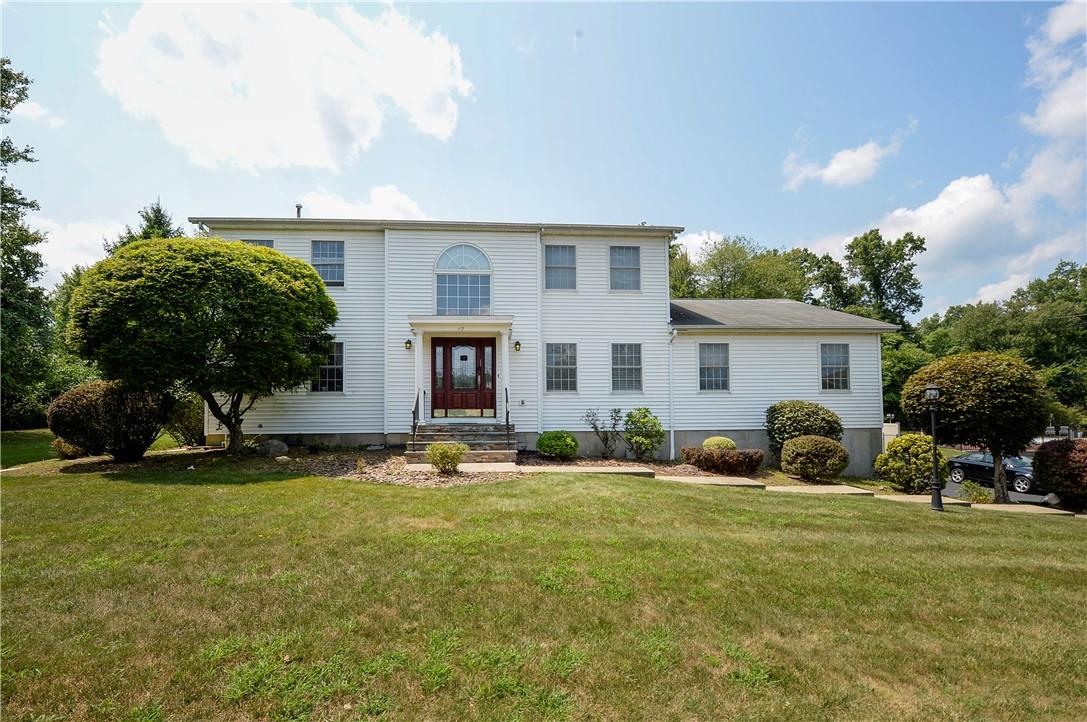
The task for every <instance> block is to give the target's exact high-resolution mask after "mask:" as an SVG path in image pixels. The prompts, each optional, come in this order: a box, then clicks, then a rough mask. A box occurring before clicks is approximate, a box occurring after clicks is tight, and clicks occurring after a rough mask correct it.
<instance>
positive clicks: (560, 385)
mask: <svg viewBox="0 0 1087 722" xmlns="http://www.w3.org/2000/svg"><path fill="white" fill-rule="evenodd" d="M547 390H548V391H577V344H576V343H549V344H547Z"/></svg>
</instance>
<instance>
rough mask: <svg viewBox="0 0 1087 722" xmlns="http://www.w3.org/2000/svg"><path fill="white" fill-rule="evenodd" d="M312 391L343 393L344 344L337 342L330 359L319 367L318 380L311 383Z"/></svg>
mask: <svg viewBox="0 0 1087 722" xmlns="http://www.w3.org/2000/svg"><path fill="white" fill-rule="evenodd" d="M310 391H343V342H342V341H335V342H333V344H332V350H331V352H330V353H329V354H328V359H327V360H326V361H325V363H324V364H322V365H321V366H318V367H317V378H315V379H313V380H312V381H310Z"/></svg>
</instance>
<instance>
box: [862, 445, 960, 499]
mask: <svg viewBox="0 0 1087 722" xmlns="http://www.w3.org/2000/svg"><path fill="white" fill-rule="evenodd" d="M937 458H938V459H939V467H938V470H939V475H940V486H941V487H942V486H943V485H944V483H945V482H946V481H947V474H948V466H947V459H945V458H944V455H943V454H939V455H938V456H937ZM876 473H877V474H878V475H879V477H880V478H881V479H885V480H886V481H889V482H891V483H892V484H894V485H896V486H897V487H898V488H899V489H901V490H902V491H904V492H905V493H907V494H922V493H924V492H926V491H928V490H930V489H931V488H932V437H931V436H926V435H924V434H904V435H902V436H899V437H898V438H897V439H892V440H891V442H890V443H889V444H887V451H885V452H883V453H882V454H880V455H879V456H877V457H876Z"/></svg>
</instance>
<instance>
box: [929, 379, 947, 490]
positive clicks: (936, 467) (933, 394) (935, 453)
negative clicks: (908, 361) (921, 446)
mask: <svg viewBox="0 0 1087 722" xmlns="http://www.w3.org/2000/svg"><path fill="white" fill-rule="evenodd" d="M925 399H926V400H927V401H928V410H929V415H930V416H931V420H932V510H933V511H943V510H944V499H943V497H942V496H941V495H940V449H939V448H938V447H937V446H936V404H937V402H938V401H939V400H940V387H939V386H937V385H936V384H929V385H928V386H926V387H925Z"/></svg>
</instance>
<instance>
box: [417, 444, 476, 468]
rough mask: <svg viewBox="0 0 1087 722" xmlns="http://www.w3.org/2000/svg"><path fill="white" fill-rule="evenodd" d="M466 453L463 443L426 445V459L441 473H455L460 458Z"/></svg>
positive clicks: (466, 448) (466, 449)
mask: <svg viewBox="0 0 1087 722" xmlns="http://www.w3.org/2000/svg"><path fill="white" fill-rule="evenodd" d="M467 453H468V447H467V446H466V445H465V444H446V443H438V444H430V445H429V446H427V447H426V460H427V461H428V462H429V463H430V464H431V465H432V466H433V467H434V468H435V469H437V470H438V471H440V472H441V473H443V474H456V473H457V467H458V466H460V460H461V459H463V458H464V455H465V454H467Z"/></svg>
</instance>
